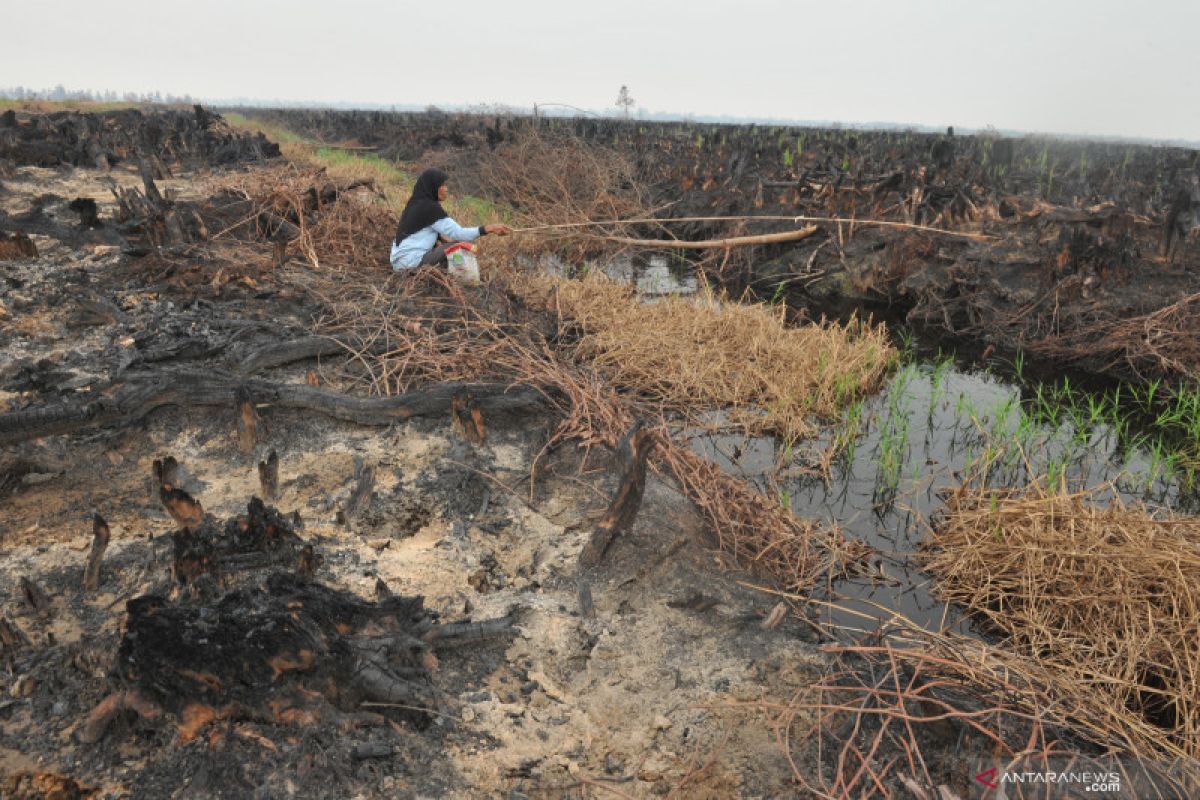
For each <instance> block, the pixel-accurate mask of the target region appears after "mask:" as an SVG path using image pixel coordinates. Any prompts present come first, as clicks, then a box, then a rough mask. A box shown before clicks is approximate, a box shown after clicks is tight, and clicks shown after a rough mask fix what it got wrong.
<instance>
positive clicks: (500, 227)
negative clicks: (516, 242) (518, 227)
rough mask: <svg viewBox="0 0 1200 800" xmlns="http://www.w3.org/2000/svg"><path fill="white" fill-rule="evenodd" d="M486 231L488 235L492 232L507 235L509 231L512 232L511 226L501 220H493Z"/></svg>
mask: <svg viewBox="0 0 1200 800" xmlns="http://www.w3.org/2000/svg"><path fill="white" fill-rule="evenodd" d="M487 232H488V235H489V236H490V235H492V234H493V233H494V234H496V235H497V236H508V235H509V234H510V233H512V228H510V227H508V226H507V225H505V224H504V223H502V222H493V223H492V224H491V225H488V226H487Z"/></svg>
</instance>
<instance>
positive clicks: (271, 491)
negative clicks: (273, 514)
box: [258, 450, 279, 503]
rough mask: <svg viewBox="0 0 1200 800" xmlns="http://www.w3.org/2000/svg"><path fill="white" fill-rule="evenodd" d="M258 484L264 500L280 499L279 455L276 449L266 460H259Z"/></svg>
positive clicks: (272, 501) (273, 500) (269, 501)
mask: <svg viewBox="0 0 1200 800" xmlns="http://www.w3.org/2000/svg"><path fill="white" fill-rule="evenodd" d="M258 485H259V488H260V489H261V490H262V496H263V500H266V501H267V502H268V503H274V502H275V501H276V500H278V499H279V455H278V454H277V453H276V452H275V451H274V450H272V451H271V452H270V453H269V454H268V455H267V458H266V460H265V461H260V462H258Z"/></svg>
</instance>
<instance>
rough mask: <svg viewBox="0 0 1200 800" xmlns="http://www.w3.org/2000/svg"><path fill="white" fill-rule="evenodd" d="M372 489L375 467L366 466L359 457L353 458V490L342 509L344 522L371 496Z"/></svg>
mask: <svg viewBox="0 0 1200 800" xmlns="http://www.w3.org/2000/svg"><path fill="white" fill-rule="evenodd" d="M374 489H375V468H374V467H370V466H366V465H365V464H363V462H362V460H361V459H355V460H354V491H352V492H350V497H349V498H348V499H347V500H346V505H345V506H344V507H343V509H342V513H343V514H344V515H345V519H346V522H349V521H350V520H352V519H354V517H355V516H357V515H358V512H359V511H361V510H362V507H363V503H365V502H366V500H367V498H368V497H370V496H371V492H372V491H374Z"/></svg>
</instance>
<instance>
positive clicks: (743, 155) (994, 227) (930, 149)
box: [247, 110, 1200, 380]
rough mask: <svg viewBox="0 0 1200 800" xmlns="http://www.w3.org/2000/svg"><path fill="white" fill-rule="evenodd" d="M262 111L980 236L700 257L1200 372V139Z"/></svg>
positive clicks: (1112, 360) (1069, 353) (465, 154)
mask: <svg viewBox="0 0 1200 800" xmlns="http://www.w3.org/2000/svg"><path fill="white" fill-rule="evenodd" d="M247 113H249V114H252V115H253V116H256V117H259V118H262V119H266V120H268V121H272V122H275V123H278V124H283V125H285V126H287V127H289V128H291V129H293V130H296V131H298V132H301V133H303V134H306V135H309V136H313V137H316V138H319V139H321V140H325V141H346V142H353V143H357V144H361V145H364V146H369V147H373V148H376V152H378V153H380V154H382V155H384V156H386V157H392V158H399V159H402V160H406V161H419V162H421V163H422V164H424V163H438V164H443V165H446V166H452V167H454V168H455V175H456V176H457V180H459V181H460V185H459V187H458V188H459V190H460V191H467V192H476V193H481V194H485V195H486V194H488V192H489V188H490V187H489V186H487V185H486V183H480V182H479V181H478V180H477V179H476V178H474V177H472V176H474V175H476V174H477V173H478V172H479V169H478V164H479V162H480V159H486V158H490V157H493V154H494V155H495V157H499V158H506V157H509V156H510V155H512V154H511V153H510V152H509V151H508V150H506V147H509V146H510V145H511V143H512V142H514V141H518V140H519V139H520V137H522V136H526V135H528V133H529V130H530V129H531V128H534V127H536V129H537V130H538V131H539V132H540V134H541V135H550V136H554V135H570V136H573V137H578V138H579V139H580V140H582V141H583V142H585V143H588V144H594V145H599V146H605V147H611V148H614V149H615V150H616V151H618V152H620V153H623V154H625V155H627V156H628V157H629V158H630V159H631V160H632V162H633V163H634V165H635V167H636V173H637V176H638V179H639V180H640V181H641V182H643V183H644V184H645V186H646V187H648V189H649V191H650V198H649V199H650V200H651V202H652V204H653V205H655V206H661V207H665V209H666V210H665V211H663V212H662V216H664V217H674V218H681V217H696V216H700V217H709V216H741V215H749V216H772V215H774V216H783V217H790V216H797V215H807V216H818V217H834V218H838V219H845V220H860V221H861V220H883V221H887V222H891V223H898V224H899V225H900V226H907V225H918V226H931V227H935V228H939V229H945V230H949V231H953V232H957V233H966V234H974V235H976V237H975V238H962V237H956V236H950V235H942V234H937V233H930V232H928V231H920V230H914V229H908V228H905V227H875V226H870V225H865V224H861V223H857V224H856V223H854V222H849V223H845V224H841V225H837V224H830V223H818V224H819V225H820V226H821V231H820V233H819V234H818V235H816V236H812V237H810V238H808V239H806V240H804V241H803V242H800V243H794V244H777V245H769V246H759V247H755V248H749V249H745V250H740V251H737V252H735V253H734V254H733V256H732V258H720V257H716V258H714V259H712V260H710V261H709V262H705V264H704V265H703V266H704V267H705V268H706V269H707V271H709V272H710V274H711V275H713V276H714V277H715V278H716V279H717V280H719V281H721V282H722V283H723V284H724V285H726V286H727V287H729V288H731V289H733V290H735V291H741V290H742V289H744V288H747V287H749V288H751V289H753V290H754V291H756V292H757V293H759V294H760V295H761V296H764V297H770V296H774V295H775V294H776V293H782V294H786V295H788V296H789V297H790V298H791V299H792V300H793V301H794V303H795V304H797V305H799V306H802V307H804V308H805V309H806V311H807V313H809V314H810V315H819V314H820V313H822V312H824V311H829V310H833V309H838V308H844V307H845V306H846V305H847V303H849V304H867V306H868V307H871V308H879V307H886V308H889V309H890V310H891V313H893V314H900V315H903V316H905V317H907V319H908V320H909V321H910V322H914V323H920V324H922V325H924V326H926V327H927V328H929V329H931V330H933V331H934V332H937V333H939V334H942V335H949V336H954V337H958V338H960V339H964V340H969V341H971V342H975V343H981V344H991V345H993V346H994V347H996V348H999V349H1000V350H1002V351H1004V352H1007V353H1016V352H1018V351H1029V352H1032V353H1034V354H1036V355H1038V356H1041V357H1043V358H1046V359H1048V360H1050V361H1053V362H1055V363H1059V364H1069V365H1071V366H1073V367H1076V368H1079V369H1082V370H1085V371H1089V372H1092V373H1095V374H1100V375H1107V376H1113V377H1122V378H1130V379H1145V380H1152V379H1155V378H1166V379H1168V380H1183V379H1187V380H1195V379H1196V378H1197V377H1198V376H1200V352H1198V351H1196V350H1195V349H1194V348H1192V347H1191V345H1190V344H1188V342H1190V341H1191V340H1194V339H1195V338H1196V334H1197V333H1200V330H1197V328H1196V326H1197V323H1196V320H1197V319H1198V318H1200V315H1197V314H1196V313H1194V312H1195V308H1194V307H1193V306H1194V302H1195V301H1194V299H1188V298H1191V296H1192V295H1195V294H1196V293H1197V292H1200V242H1198V239H1197V237H1196V235H1195V234H1194V233H1193V231H1192V215H1193V213H1194V212H1195V211H1196V210H1197V208H1200V199H1197V194H1196V189H1195V182H1196V180H1197V178H1198V175H1197V164H1198V161H1197V153H1196V151H1192V150H1187V149H1182V148H1172V147H1151V146H1146V145H1135V144H1125V143H1117V142H1090V141H1089V142H1082V141H1067V140H1061V139H1051V138H1045V137H1035V136H1030V137H1024V138H1006V137H1000V136H992V135H978V136H974V135H973V136H956V135H952V133H951V132H947V134H945V135H934V134H921V133H913V132H905V131H849V130H828V129H810V128H790V127H777V126H727V125H703V124H690V123H647V122H622V121H616V120H596V119H578V120H565V119H543V120H541V121H540V122H538V123H536V126H535V124H534V123H533V121H532V120H530V119H527V118H500V117H483V116H473V115H448V114H389V113H385V112H332V111H283V110H272V111H250V112H247ZM504 199H508V198H504ZM787 224H788V223H786V222H782V221H774V222H754V221H736V222H717V221H695V222H688V223H683V224H677V225H673V226H672V227H671V232H672V233H674V234H675V235H676V236H678V237H679V238H681V239H705V238H714V237H718V236H726V235H730V234H745V233H761V232H767V231H771V230H779V229H781V227H784V228H785V227H787ZM656 235H657V234H656ZM1180 301H1184V302H1183V304H1182V305H1179V304H1180ZM1139 332H1141V333H1139ZM1143 334H1144V335H1143ZM1181 342H1182V344H1181Z"/></svg>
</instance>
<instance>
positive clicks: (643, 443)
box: [579, 422, 657, 568]
mask: <svg viewBox="0 0 1200 800" xmlns="http://www.w3.org/2000/svg"><path fill="white" fill-rule="evenodd" d="M656 441H657V438H656V437H655V435H654V432H653V431H648V430H646V429H644V428H642V423H641V422H638V423H635V424H634V426H633V428H631V429H630V431H629V432H628V433H626V434H625V436H623V437H622V438H621V441H620V443H619V444H618V445H617V459H618V461H619V463H620V465H621V482H620V484H618V486H617V491H616V493H615V494H613V498H612V502H611V503H610V504H609V506H608V510H607V511H606V512H605V513H604V516H603V517H602V518H601V519H600V522H599V523H597V524H596V527H595V529H594V530H593V531H592V537H591V539H590V540H589V541H588V543H587V544H586V545H584V548H583V550H581V551H580V553H579V566H580V567H584V568H586V567H593V566H595V565H596V564H599V563H600V560H601V559H602V558H604V553H605V552H606V551H607V550H608V547H609V545H611V544H612V542H613V540H614V539H615V538H616V537H617V536H618V535H620V534H622V533H624V532H625V531H627V530H629V528H630V526H632V525H633V520H634V518H635V517H637V513H638V510H639V509H641V507H642V493H643V492H644V491H645V489H646V459H647V458H649V457H650V452H651V451H652V450H653V449H654V445H655V442H656Z"/></svg>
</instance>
